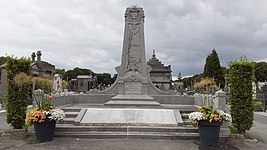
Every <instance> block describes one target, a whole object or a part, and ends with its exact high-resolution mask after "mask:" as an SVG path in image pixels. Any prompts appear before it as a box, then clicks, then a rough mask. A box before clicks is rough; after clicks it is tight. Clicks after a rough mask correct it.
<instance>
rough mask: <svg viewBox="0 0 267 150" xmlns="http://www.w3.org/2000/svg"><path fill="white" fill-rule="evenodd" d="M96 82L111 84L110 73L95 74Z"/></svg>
mask: <svg viewBox="0 0 267 150" xmlns="http://www.w3.org/2000/svg"><path fill="white" fill-rule="evenodd" d="M96 77H97V83H98V84H102V85H106V86H107V85H110V84H112V79H111V75H110V74H109V73H103V74H102V73H98V74H96Z"/></svg>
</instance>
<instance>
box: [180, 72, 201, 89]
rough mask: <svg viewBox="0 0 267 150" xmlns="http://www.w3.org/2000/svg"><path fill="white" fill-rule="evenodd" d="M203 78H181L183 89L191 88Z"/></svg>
mask: <svg viewBox="0 0 267 150" xmlns="http://www.w3.org/2000/svg"><path fill="white" fill-rule="evenodd" d="M202 77H203V74H202V73H201V74H196V75H194V76H193V77H188V78H183V79H182V82H183V85H184V87H185V88H187V87H193V85H194V83H196V82H200V81H201V78H202Z"/></svg>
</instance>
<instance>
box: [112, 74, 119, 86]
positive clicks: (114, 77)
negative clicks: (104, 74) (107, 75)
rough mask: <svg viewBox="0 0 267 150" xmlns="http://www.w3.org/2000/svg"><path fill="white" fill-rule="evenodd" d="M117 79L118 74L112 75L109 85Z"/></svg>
mask: <svg viewBox="0 0 267 150" xmlns="http://www.w3.org/2000/svg"><path fill="white" fill-rule="evenodd" d="M117 77H118V74H114V76H113V77H112V78H111V84H113V83H114V82H115V81H116V79H117Z"/></svg>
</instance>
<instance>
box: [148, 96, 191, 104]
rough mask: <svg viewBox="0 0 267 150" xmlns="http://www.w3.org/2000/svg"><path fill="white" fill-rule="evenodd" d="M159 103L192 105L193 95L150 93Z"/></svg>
mask: <svg viewBox="0 0 267 150" xmlns="http://www.w3.org/2000/svg"><path fill="white" fill-rule="evenodd" d="M152 97H153V98H154V100H156V101H157V102H159V103H160V104H174V105H194V96H187V95H152Z"/></svg>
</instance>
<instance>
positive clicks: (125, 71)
mask: <svg viewBox="0 0 267 150" xmlns="http://www.w3.org/2000/svg"><path fill="white" fill-rule="evenodd" d="M144 18H145V15H144V10H143V8H141V7H139V6H137V5H133V6H131V7H128V8H127V9H126V12H125V29H124V39H123V48H122V59H121V65H120V66H117V67H116V68H115V69H116V71H117V72H118V77H117V80H116V81H115V83H114V84H113V85H112V86H111V87H110V88H109V89H107V90H105V91H103V92H104V93H109V94H117V95H116V96H115V97H113V98H112V100H111V101H108V102H107V103H106V104H110V105H112V104H115V105H116V104H123V105H124V104H129V105H160V104H159V103H158V102H156V101H155V100H154V99H153V98H152V97H151V96H150V95H160V94H170V92H164V91H161V90H159V89H157V88H156V87H155V86H154V85H153V83H152V82H151V79H150V76H149V72H150V71H151V67H150V66H148V65H147V63H146V58H145V40H144Z"/></svg>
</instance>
